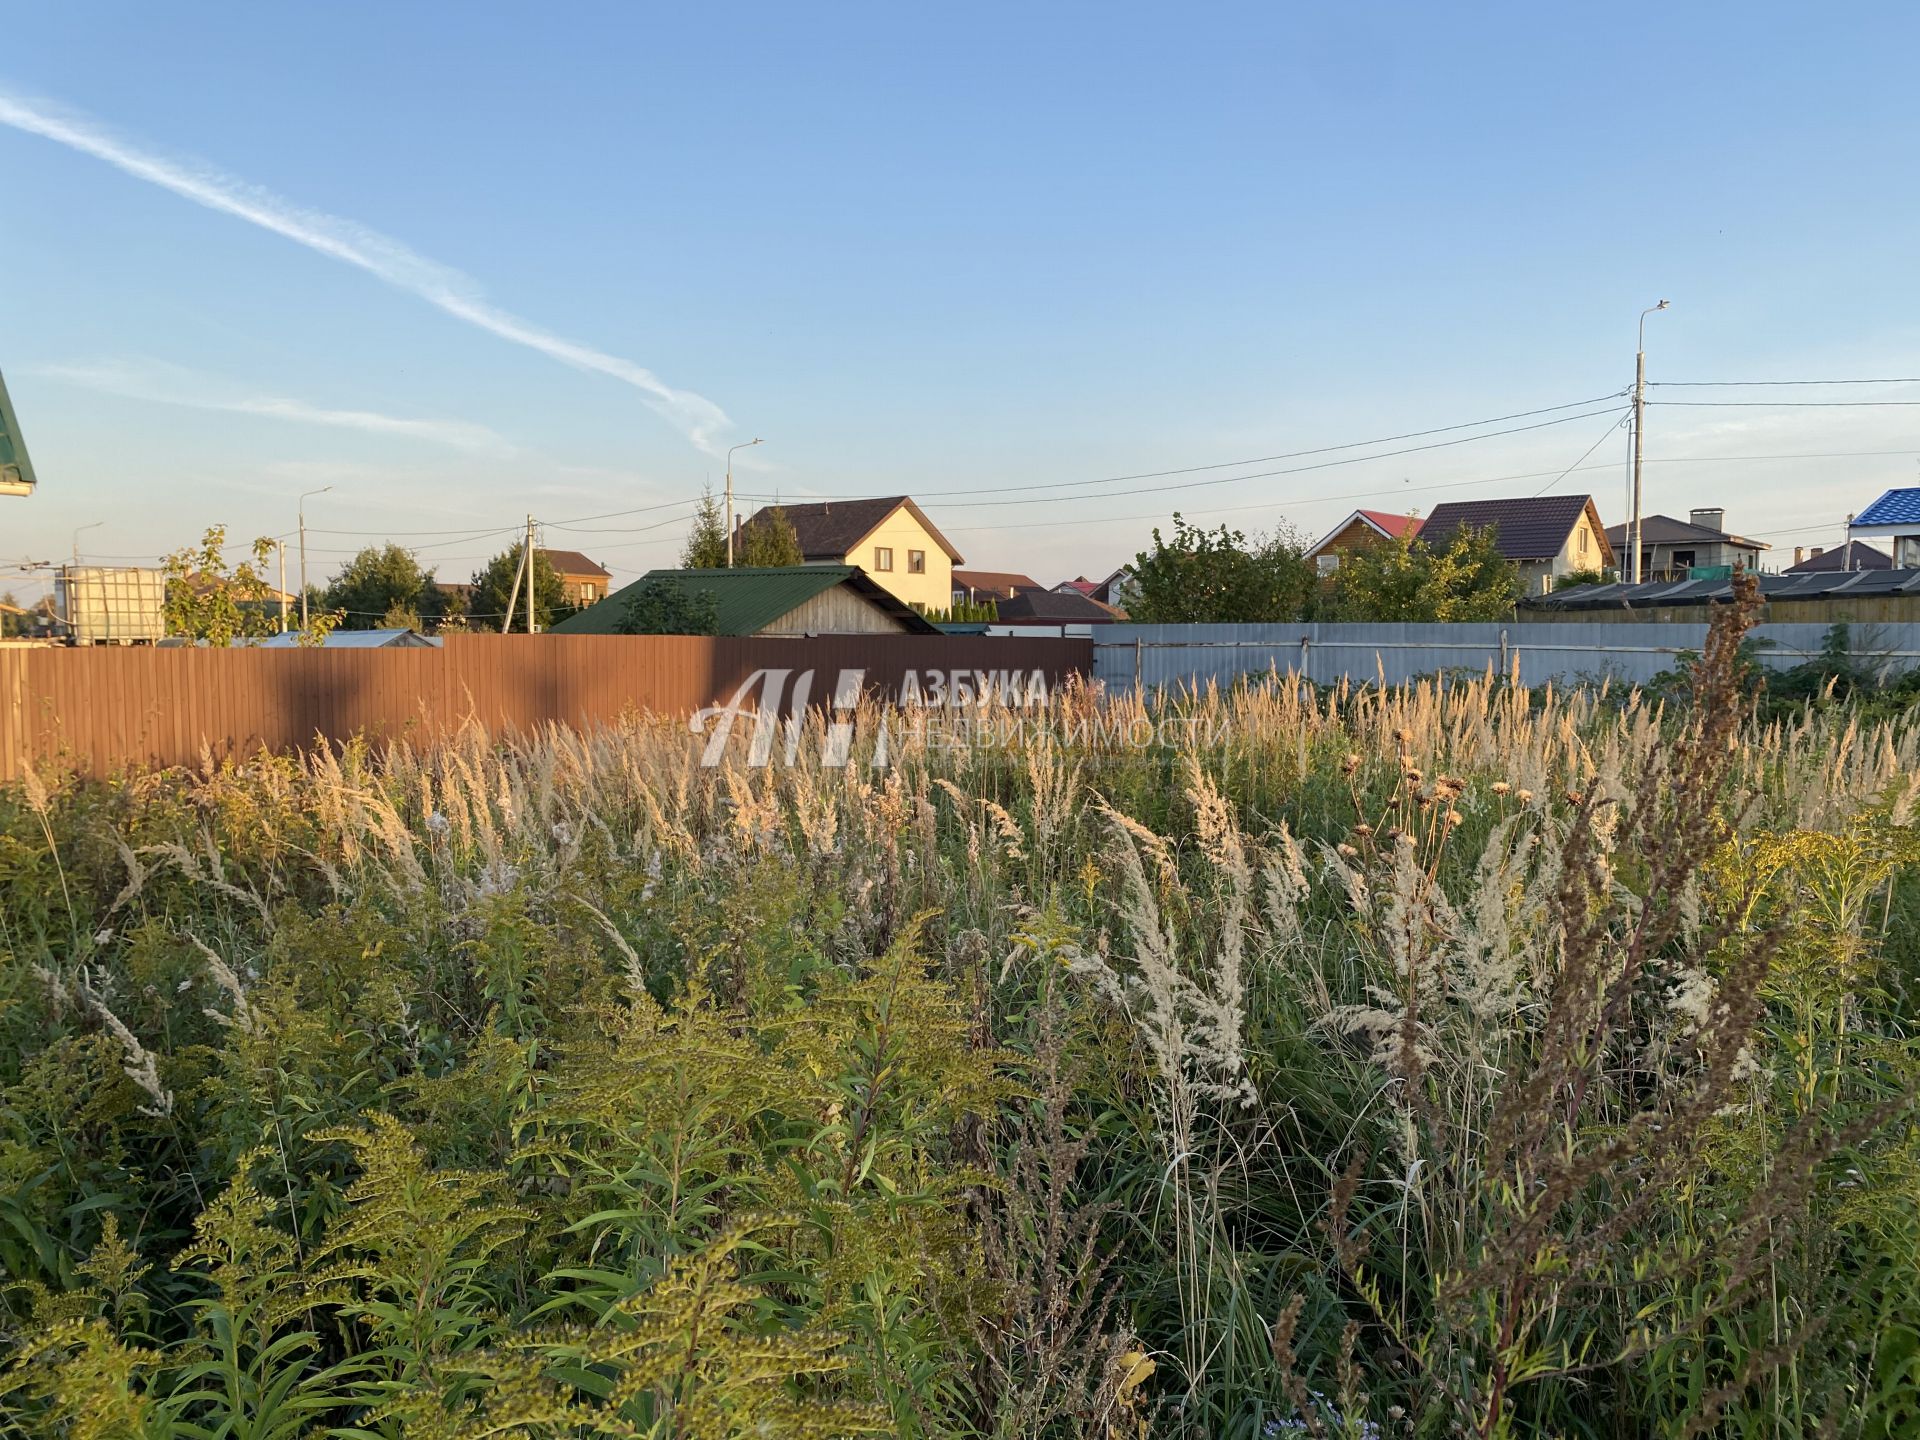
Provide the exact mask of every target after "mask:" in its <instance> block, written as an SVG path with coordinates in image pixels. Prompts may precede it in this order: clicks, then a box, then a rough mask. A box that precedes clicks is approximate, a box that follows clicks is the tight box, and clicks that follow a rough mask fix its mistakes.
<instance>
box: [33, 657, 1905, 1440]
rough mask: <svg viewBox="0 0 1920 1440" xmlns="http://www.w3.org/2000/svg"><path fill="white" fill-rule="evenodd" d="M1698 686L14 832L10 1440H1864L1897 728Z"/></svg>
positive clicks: (76, 821) (1197, 720)
mask: <svg viewBox="0 0 1920 1440" xmlns="http://www.w3.org/2000/svg"><path fill="white" fill-rule="evenodd" d="M1722 640H1723V642H1724V641H1725V637H1724V636H1723V637H1722ZM1732 654H1733V652H1732V651H1728V650H1726V649H1725V648H1724V644H1723V647H1722V649H1720V650H1717V651H1713V652H1710V653H1709V654H1708V656H1707V657H1706V659H1705V669H1704V670H1703V673H1702V674H1701V676H1700V677H1699V681H1698V683H1699V685H1700V687H1701V690H1700V702H1699V703H1697V704H1695V705H1692V706H1686V707H1682V708H1680V709H1677V710H1676V709H1670V708H1666V707H1663V706H1662V705H1661V704H1658V703H1654V702H1651V701H1649V700H1647V699H1646V698H1644V697H1642V696H1638V695H1634V694H1630V693H1620V692H1618V691H1615V690H1611V689H1607V688H1604V687H1602V688H1597V689H1574V690H1569V691H1561V690H1546V691H1539V692H1531V693H1530V692H1526V691H1521V690H1517V689H1513V688H1510V687H1507V686H1504V685H1502V684H1500V683H1497V682H1495V681H1493V680H1491V679H1466V680H1460V681H1453V680H1448V681H1446V682H1441V681H1432V682H1425V683H1418V684H1412V685H1408V686H1404V687H1399V688H1396V689H1391V690H1386V691H1382V690H1379V689H1376V688H1371V687H1342V688H1339V689H1336V690H1333V691H1314V690H1311V689H1308V688H1305V687H1300V686H1297V685H1295V684H1293V683H1291V682H1288V681H1286V680H1285V679H1283V678H1278V677H1276V678H1274V679H1272V680H1270V681H1268V682H1266V683H1260V684H1252V685H1247V686H1244V687H1240V688H1235V689H1230V690H1219V689H1211V690H1207V691H1205V692H1203V693H1200V694H1198V695H1192V696H1186V697H1181V698H1178V699H1153V698H1149V697H1140V696H1097V695H1094V694H1092V693H1091V692H1088V691H1084V690H1075V691H1069V692H1066V693H1063V694H1061V695H1058V696H1056V697H1055V698H1054V700H1053V702H1052V704H1051V706H1050V707H1049V709H1048V710H1047V711H1046V712H1045V714H1044V715H1036V714H1034V713H1032V712H998V711H996V710H995V709H994V708H993V707H992V706H989V707H987V709H986V710H985V711H983V712H982V713H981V714H979V715H977V716H975V717H973V718H974V719H975V720H976V721H978V722H980V724H979V726H978V728H980V729H982V730H986V731H992V730H993V729H994V728H995V726H996V724H997V723H998V722H1001V721H1004V722H1006V728H1007V729H1008V730H1009V731H1010V732H1016V735H1017V743H1004V744H995V743H977V744H968V745H964V746H954V745H948V744H942V743H940V739H941V733H940V727H934V728H933V729H931V730H930V729H927V728H924V727H920V726H918V725H917V724H916V723H915V722H916V717H914V716H911V715H906V714H901V713H899V712H888V711H885V710H882V709H880V708H877V707H874V706H871V705H869V706H866V707H864V708H863V709H862V710H861V711H860V712H859V714H858V715H857V716H856V736H857V739H856V743H855V745H854V747H853V751H852V755H851V761H852V763H851V764H849V765H847V766H845V767H836V766H830V765H824V764H822V763H821V757H822V754H823V746H824V745H825V743H826V740H827V736H826V732H825V730H824V728H823V725H822V722H821V721H819V720H818V719H810V720H808V721H806V722H805V724H804V725H803V726H802V727H801V728H799V729H798V730H796V731H793V732H791V733H789V734H786V735H783V736H782V737H781V739H782V742H783V743H782V744H781V745H779V746H777V747H776V749H777V751H779V752H780V754H779V757H778V758H779V759H780V760H781V761H782V762H785V763H776V764H774V765H772V766H770V767H766V768H754V767H751V766H749V765H747V764H745V763H744V758H743V757H744V750H745V746H746V744H747V737H746V736H744V735H742V736H738V737H736V739H735V747H734V753H731V754H730V755H729V758H728V762H727V763H726V764H724V765H722V766H719V767H717V768H711V769H709V768H703V767H702V766H701V765H700V763H699V759H700V754H701V750H702V748H703V742H702V741H700V740H698V739H696V738H695V737H693V736H691V735H689V734H688V732H687V730H686V728H685V727H684V725H682V724H679V723H673V722H666V721H653V720H645V719H640V718H635V719H633V720H631V721H629V722H627V723H624V724H621V725H618V726H614V727H610V728H607V729H605V730H600V731H595V732H593V733H587V734H582V733H575V732H571V731H567V730H564V729H550V730H544V731H541V732H539V733H536V734H528V735H515V736H494V735H488V734H486V733H484V732H482V731H480V730H478V729H469V730H467V731H465V732H463V733H461V734H460V735H458V736H456V737H454V738H453V739H452V740H450V741H448V742H447V743H444V744H439V745H434V746H431V747H414V746H410V745H406V744H396V745H392V746H388V747H383V748H379V749H374V748H370V747H366V746H362V745H348V746H345V747H342V748H337V749H332V750H325V751H320V752H317V753H315V754H312V755H309V756H306V757H302V758H300V759H297V760H296V759H287V758H274V757H261V758H259V759H257V760H255V761H253V762H250V763H246V764H241V765H230V766H215V765H212V764H206V765H203V766H202V767H200V768H199V769H198V770H197V771H195V772H192V773H186V772H175V773H170V774H160V775H139V776H131V777H127V778H125V779H123V780H119V781H114V782H111V783H100V782H90V781H85V780H82V779H79V778H77V777H65V776H62V777H55V776H51V775H49V776H46V777H36V778H35V781H34V782H33V784H32V785H31V786H29V787H27V788H25V789H23V790H22V791H20V792H17V793H14V794H11V795H8V796H6V797H5V798H0V876H4V878H5V880H6V882H7V884H6V890H5V899H4V901H0V947H4V954H3V955H0V976H3V977H4V979H3V980H0V1027H3V1028H4V1030H5V1036H4V1039H5V1051H4V1053H5V1055H6V1057H7V1058H6V1059H5V1060H4V1061H0V1085H4V1087H5V1096H4V1112H3V1113H4V1117H5V1119H4V1123H5V1129H4V1131H3V1132H0V1264H4V1266H5V1269H6V1284H7V1288H6V1290H5V1291H4V1295H5V1300H4V1304H5V1307H6V1308H5V1310H4V1312H0V1313H4V1314H6V1315H8V1316H10V1317H11V1318H10V1320H9V1321H8V1329H9V1335H8V1344H9V1346H10V1348H11V1352H12V1362H11V1367H10V1369H9V1370H8V1371H7V1378H6V1379H5V1380H4V1381H0V1386H4V1388H5V1394H6V1396H7V1397H8V1398H7V1399H6V1400H5V1401H4V1402H3V1403H4V1404H5V1405H7V1406H9V1407H10V1409H9V1411H8V1413H9V1414H10V1415H12V1416H16V1417H18V1419H17V1420H10V1421H8V1422H7V1423H10V1424H14V1425H15V1428H17V1429H20V1430H21V1432H22V1433H54V1434H73V1435H81V1434H111V1433H144V1434H153V1435H181V1436H185V1435H189V1434H202V1433H213V1432H214V1431H215V1430H218V1429H221V1427H225V1429H224V1433H230V1434H236V1435H239V1434H252V1435H269V1434H276V1435H277V1434H287V1435H292V1434H301V1433H309V1432H311V1431H315V1430H318V1431H322V1432H326V1433H340V1434H345V1433H376V1434H393V1435H398V1434H403V1433H404V1434H409V1435H411V1434H416V1433H417V1434H441V1433H444V1434H448V1435H453V1434H461V1433H469V1432H471V1433H480V1432H481V1431H483V1430H485V1431H488V1432H489V1433H518V1434H528V1435H583V1434H598V1433H609V1434H611V1433H627V1432H630V1431H637V1432H638V1433H644V1434H658V1435H681V1434H684V1435H695V1434H699V1435H707V1434H713V1435H722V1434H748V1433H758V1432H757V1431H756V1430H755V1429H754V1427H756V1426H758V1427H762V1429H764V1427H765V1426H766V1425H769V1424H771V1425H775V1426H776V1428H778V1429H779V1433H783V1434H784V1433H791V1434H807V1433H818V1434H851V1433H868V1432H874V1433H879V1432H883V1431H884V1432H886V1433H900V1434H926V1435H951V1434H981V1435H989V1434H992V1435H1013V1434H1062V1435H1065V1434H1074V1435H1085V1436H1098V1437H1103V1440H1112V1437H1117V1436H1119V1435H1123V1434H1124V1435H1128V1436H1138V1435H1140V1434H1143V1433H1158V1434H1166V1435H1172V1434H1196V1435H1199V1434H1206V1435H1247V1436H1253V1435H1268V1434H1273V1433H1279V1432H1280V1431H1282V1430H1285V1429H1286V1428H1288V1427H1298V1428H1302V1429H1305V1430H1308V1431H1318V1432H1320V1433H1347V1434H1401V1433H1404V1434H1416V1433H1417V1434H1444V1433H1455V1432H1462V1431H1464V1432H1468V1433H1481V1434H1488V1435H1494V1434H1523V1433H1557V1434H1596V1435H1597V1434H1617V1433H1649V1434H1674V1435H1680V1434H1691V1433H1702V1432H1703V1431H1718V1432H1721V1433H1729V1434H1735V1433H1745V1434H1780V1433H1801V1432H1802V1431H1804V1430H1808V1429H1812V1428H1815V1427H1817V1426H1818V1425H1820V1424H1822V1423H1824V1422H1826V1421H1827V1420H1829V1419H1830V1418H1834V1417H1837V1418H1835V1419H1834V1423H1835V1424H1837V1425H1838V1426H1839V1427H1840V1429H1841V1430H1842V1432H1845V1431H1847V1430H1848V1429H1849V1428H1851V1430H1852V1431H1853V1432H1854V1433H1859V1434H1893V1433H1899V1431H1898V1426H1899V1425H1900V1424H1902V1423H1905V1422H1904V1420H1903V1419H1902V1416H1904V1415H1907V1414H1910V1413H1911V1412H1910V1411H1904V1410H1902V1409H1901V1408H1900V1407H1901V1405H1902V1404H1903V1403H1906V1402H1904V1401H1903V1400H1902V1399H1901V1397H1902V1396H1903V1395H1909V1394H1910V1393H1911V1392H1910V1390H1908V1389H1907V1388H1906V1387H1907V1386H1908V1385H1909V1384H1910V1382H1911V1381H1912V1380H1913V1379H1914V1378H1915V1374H1916V1371H1915V1369H1914V1367H1915V1366H1916V1365H1920V1359H1916V1357H1917V1356H1920V1335H1916V1333H1915V1330H1914V1327H1913V1326H1912V1322H1911V1320H1910V1314H1911V1310H1910V1308H1909V1306H1910V1303H1911V1301H1912V1300H1913V1299H1915V1298H1917V1297H1916V1296H1915V1294H1914V1289H1915V1287H1914V1282H1913V1279H1912V1276H1913V1274H1914V1273H1915V1272H1914V1269H1913V1261H1914V1259H1915V1258H1916V1249H1915V1236H1916V1233H1920V1227H1917V1226H1916V1217H1915V1213H1914V1206H1915V1203H1916V1201H1917V1200H1920V1185H1916V1183H1915V1181H1914V1179H1913V1177H1914V1176H1915V1175H1916V1174H1920V1164H1917V1163H1916V1161H1915V1154H1916V1150H1915V1146H1914V1144H1913V1142H1912V1140H1911V1134H1912V1131H1911V1113H1910V1110H1909V1109H1908V1099H1909V1096H1910V1094H1911V1088H1912V1083H1913V1077H1914V1075H1915V1073H1916V1071H1915V1066H1914V1057H1913V1055H1912V1053H1911V1045H1910V1042H1909V1039H1908V1034H1907V1030H1908V1024H1909V1016H1910V1013H1911V1009H1912V1004H1913V989H1912V987H1913V983H1914V979H1915V976H1916V972H1917V971H1920V963H1917V962H1920V943H1916V941H1915V940H1914V938H1913V937H1914V936H1915V935H1916V934H1920V927H1917V926H1916V925H1915V924H1914V923H1913V922H1914V921H1915V920H1917V919H1920V914H1916V910H1917V909H1920V895H1917V894H1916V888H1915V883H1914V880H1913V868H1912V867H1913V862H1914V860H1915V858H1916V854H1917V852H1916V842H1915V838H1914V837H1915V830H1914V823H1913V812H1914V807H1915V798H1916V794H1920V787H1917V786H1916V781H1915V777H1916V775H1920V729H1917V728H1916V727H1914V726H1911V725H1903V724H1886V723H1882V724H1875V725H1860V724H1855V723H1853V722H1852V721H1851V720H1850V719H1849V718H1848V717H1847V716H1846V715H1845V714H1844V713H1843V712H1838V711H1826V712H1821V713H1808V714H1806V715H1804V716H1798V717H1794V718H1791V719H1790V720H1788V721H1782V722H1775V723H1771V724H1762V723H1760V722H1758V721H1756V720H1753V719H1751V718H1746V717H1743V715H1742V713H1741V701H1740V699H1739V696H1738V693H1737V690H1736V688H1735V687H1734V686H1732V685H1731V684H1730V683H1729V681H1728V676H1727V666H1728V665H1730V664H1731V663H1732V660H1731V658H1730V657H1731V656H1732ZM1716 667H1718V668H1716ZM1016 722H1019V723H1016ZM1144 732H1154V733H1156V734H1157V735H1159V736H1160V737H1162V738H1163V739H1164V740H1165V742H1166V743H1155V744H1149V745H1146V746H1144V747H1141V746H1136V745H1133V744H1131V743H1128V742H1129V738H1130V737H1133V736H1135V735H1136V734H1139V733H1144ZM882 734H884V735H885V741H884V746H885V757H884V758H885V760H886V764H885V765H884V766H876V765H875V764H874V763H872V762H873V761H874V759H875V752H876V749H877V748H878V747H879V745H880V744H881V742H880V739H879V737H880V736H881V735H882ZM789 754H790V757H791V758H790V761H789V760H788V756H789ZM782 1367H785V1368H784V1369H783V1368H782ZM775 1371H779V1373H778V1374H775V1373H774V1372H775ZM1876 1426H1877V1427H1879V1428H1878V1429H1876V1428H1875V1427H1876Z"/></svg>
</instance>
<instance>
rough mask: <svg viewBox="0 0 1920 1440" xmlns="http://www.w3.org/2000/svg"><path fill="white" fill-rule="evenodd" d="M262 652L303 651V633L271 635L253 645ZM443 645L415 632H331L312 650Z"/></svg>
mask: <svg viewBox="0 0 1920 1440" xmlns="http://www.w3.org/2000/svg"><path fill="white" fill-rule="evenodd" d="M250 643H251V644H252V645H254V646H255V647H256V648H257V649H261V650H294V649H298V648H300V632H299V631H298V630H289V631H287V632H286V633H285V634H283V635H269V636H268V637H267V638H266V639H264V640H255V641H252V642H250ZM439 643H440V642H439V641H438V640H434V639H430V638H429V637H427V636H425V635H421V634H418V633H416V632H415V631H412V630H400V629H394V630H329V631H328V632H327V633H326V634H325V635H323V636H322V637H321V639H320V643H319V644H318V645H317V646H314V647H312V648H315V649H320V650H421V649H430V648H432V647H434V646H436V645H438V644H439Z"/></svg>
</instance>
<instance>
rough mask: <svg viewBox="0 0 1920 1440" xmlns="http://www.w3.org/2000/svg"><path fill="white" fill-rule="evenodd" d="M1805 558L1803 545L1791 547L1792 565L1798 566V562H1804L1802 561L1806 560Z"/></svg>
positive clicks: (1805, 553)
mask: <svg viewBox="0 0 1920 1440" xmlns="http://www.w3.org/2000/svg"><path fill="white" fill-rule="evenodd" d="M1806 558H1807V547H1806V546H1804V545H1796V546H1794V547H1793V563H1794V564H1796V565H1798V564H1799V563H1800V562H1801V561H1802V560H1804V559H1806Z"/></svg>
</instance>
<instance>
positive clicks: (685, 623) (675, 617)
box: [613, 580, 720, 635]
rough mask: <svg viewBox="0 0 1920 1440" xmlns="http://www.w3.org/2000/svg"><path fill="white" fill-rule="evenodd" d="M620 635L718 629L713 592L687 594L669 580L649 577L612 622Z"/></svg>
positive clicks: (702, 632)
mask: <svg viewBox="0 0 1920 1440" xmlns="http://www.w3.org/2000/svg"><path fill="white" fill-rule="evenodd" d="M613 628H614V631H615V632H616V633H617V634H621V635H712V634H715V633H716V632H718V630H719V629H720V614H719V609H718V607H717V606H716V605H715V603H714V599H713V596H712V594H710V593H708V592H704V591H703V592H701V593H699V594H689V593H688V592H687V591H685V590H683V589H681V588H680V587H679V586H678V585H676V584H674V583H673V582H672V581H671V580H648V581H646V582H645V583H644V584H642V585H641V586H640V587H639V589H638V590H636V591H635V592H634V594H633V595H632V596H631V597H630V598H629V599H628V600H627V602H626V609H625V611H624V612H623V613H622V614H621V616H620V618H619V619H618V620H617V621H615V622H614V626H613Z"/></svg>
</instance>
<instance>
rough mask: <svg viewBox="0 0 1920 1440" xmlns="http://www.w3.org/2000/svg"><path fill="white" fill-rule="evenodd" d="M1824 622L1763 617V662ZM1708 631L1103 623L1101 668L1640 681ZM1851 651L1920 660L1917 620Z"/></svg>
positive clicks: (1181, 675)
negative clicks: (1775, 621) (1773, 621)
mask: <svg viewBox="0 0 1920 1440" xmlns="http://www.w3.org/2000/svg"><path fill="white" fill-rule="evenodd" d="M1828 631H1829V627H1828V626H1826V625H1760V626H1756V627H1755V628H1754V631H1753V637H1754V639H1755V640H1756V641H1759V642H1761V649H1760V652H1759V653H1760V658H1761V661H1762V663H1764V664H1766V665H1768V666H1770V667H1772V668H1775V669H1785V668H1788V667H1790V666H1793V665H1798V664H1800V663H1801V662H1802V661H1804V660H1806V659H1808V658H1810V657H1811V656H1814V655H1818V654H1819V653H1820V651H1821V649H1822V647H1823V646H1824V645H1825V643H1826V641H1827V636H1828ZM1706 637H1707V627H1706V625H1705V624H1699V625H1679V624H1644V623H1634V622H1628V623H1622V624H1617V625H1593V624H1528V625H1503V624H1474V625H1358V624H1337V625H1102V626H1097V627H1096V628H1095V631H1094V650H1093V673H1094V677H1095V678H1096V679H1098V680H1102V681H1105V682H1106V684H1107V685H1108V686H1109V687H1110V688H1122V689H1132V688H1133V687H1134V686H1135V685H1136V684H1137V685H1140V686H1144V687H1146V688H1148V689H1154V688H1157V687H1160V686H1166V685H1187V686H1192V685H1205V684H1206V683H1207V682H1209V681H1216V682H1218V683H1220V684H1223V685H1224V684H1227V683H1229V682H1231V681H1233V680H1235V679H1237V678H1239V677H1240V676H1243V675H1250V674H1262V675H1264V674H1267V673H1268V672H1270V671H1278V672H1280V673H1283V674H1285V673H1292V674H1298V675H1303V676H1305V677H1306V678H1307V679H1308V680H1311V681H1313V682H1315V683H1316V684H1322V685H1331V684H1335V683H1337V682H1339V681H1340V680H1342V679H1352V680H1355V681H1380V680H1384V681H1386V683H1388V684H1390V685H1391V684H1398V683H1399V682H1401V681H1403V680H1411V679H1414V678H1416V677H1418V676H1423V675H1432V674H1434V673H1436V672H1438V671H1443V670H1468V671H1472V672H1474V673H1476V674H1484V673H1485V672H1486V670H1487V669H1488V668H1489V667H1491V668H1492V669H1493V670H1494V671H1495V673H1497V674H1501V675H1512V674H1514V673H1515V667H1516V666H1517V667H1518V678H1519V680H1520V682H1521V683H1522V684H1526V685H1544V684H1546V683H1547V682H1549V681H1556V682H1560V683H1567V682H1572V681H1578V680H1587V679H1591V680H1598V679H1601V678H1603V677H1611V678H1612V679H1614V680H1617V681H1626V682H1629V683H1636V684H1637V683H1642V682H1645V681H1647V680H1650V679H1652V678H1653V677H1654V676H1655V675H1657V674H1659V673H1660V672H1661V671H1662V670H1668V669H1671V668H1672V667H1673V666H1674V665H1675V664H1677V663H1678V662H1679V657H1680V656H1681V655H1682V653H1683V652H1686V651H1697V650H1698V649H1699V648H1700V646H1701V644H1702V642H1704V641H1705V639H1706ZM1848 640H1849V649H1850V651H1851V653H1852V654H1853V655H1854V656H1855V657H1856V658H1857V659H1859V660H1860V661H1861V662H1862V663H1865V664H1868V665H1872V666H1874V667H1876V668H1879V669H1882V670H1887V671H1892V670H1905V669H1911V668H1913V667H1914V666H1916V665H1920V624H1898V625H1854V626H1852V627H1850V628H1849V631H1848Z"/></svg>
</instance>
